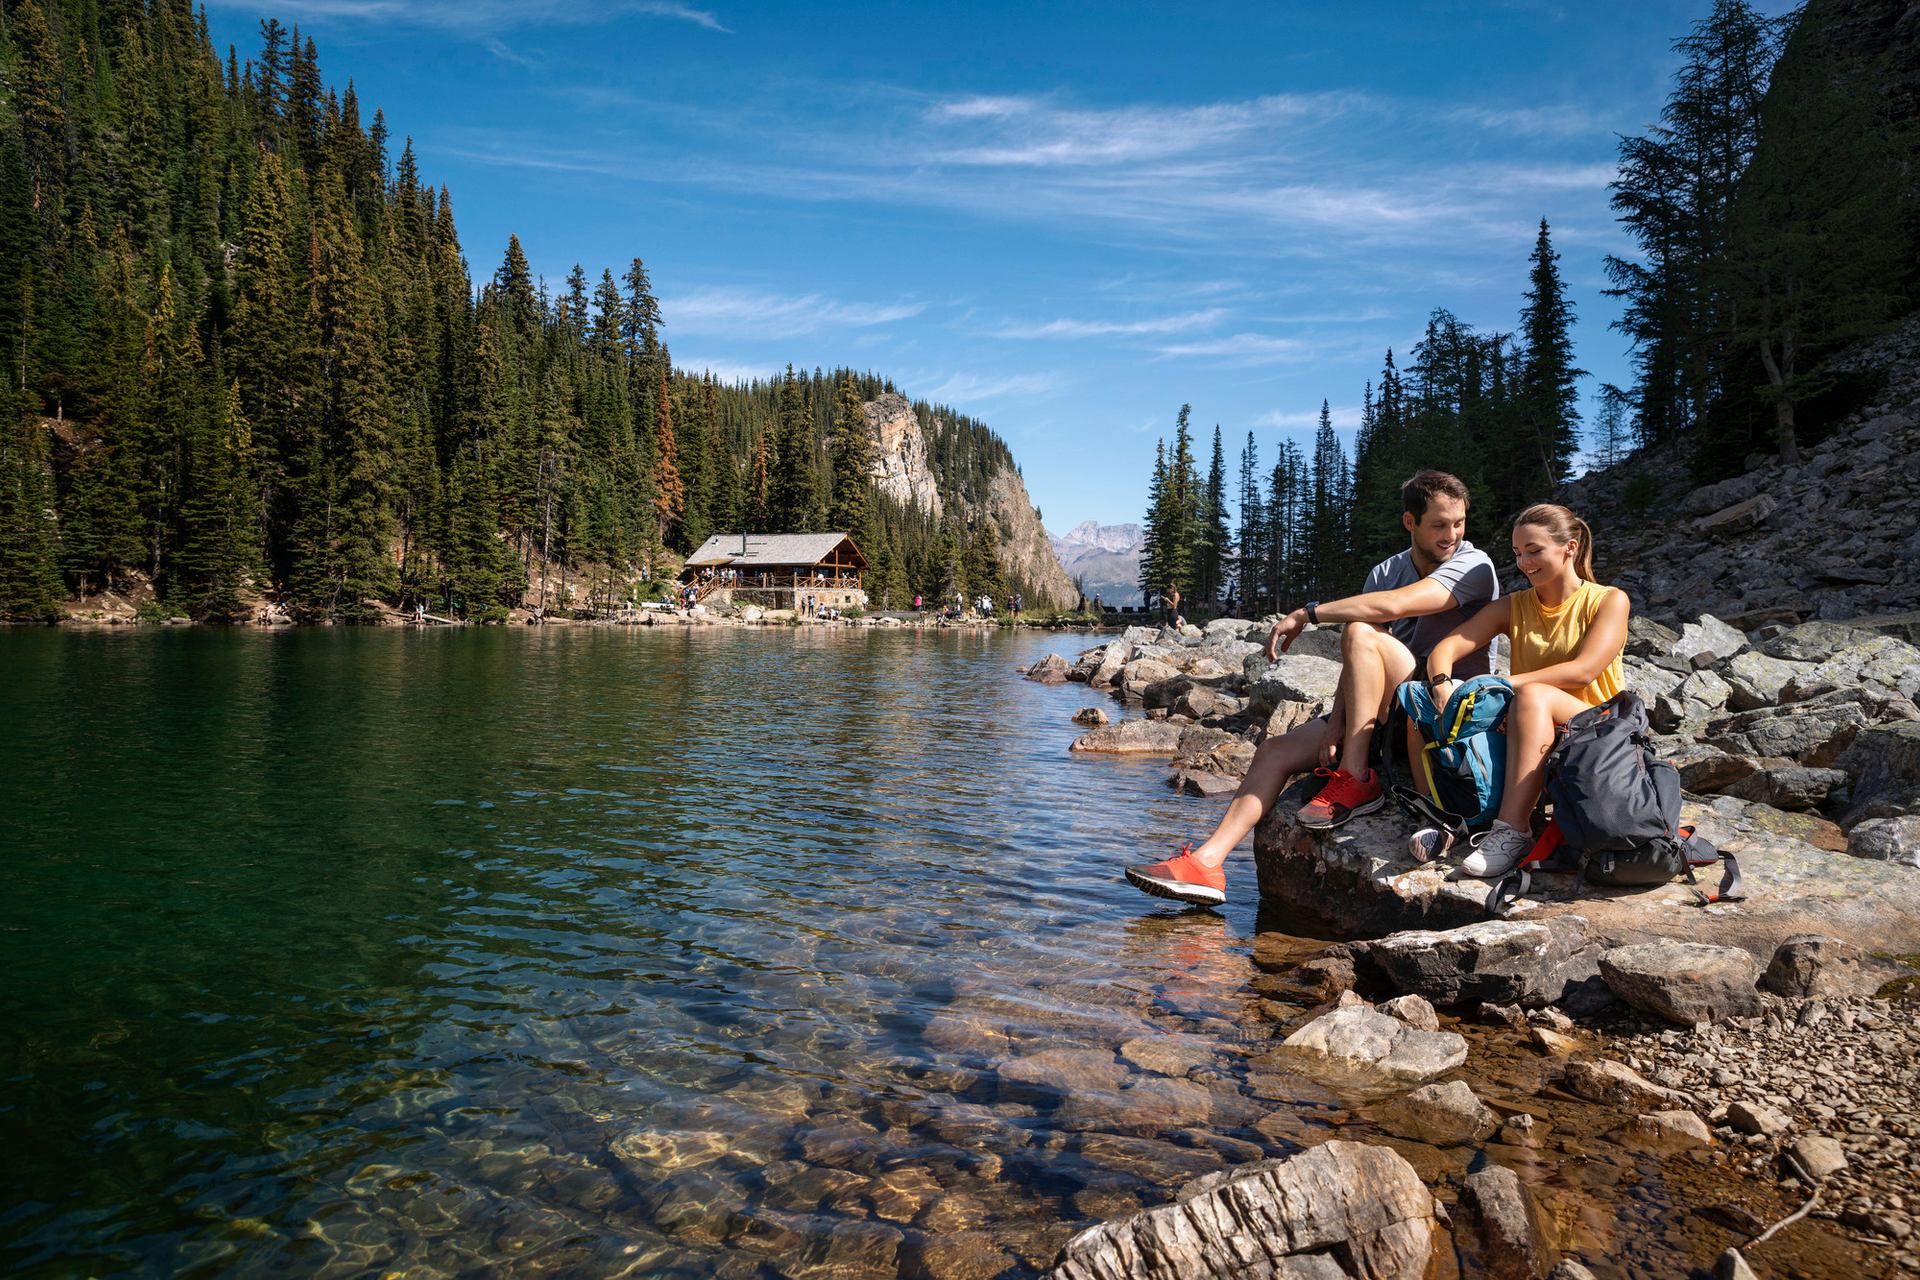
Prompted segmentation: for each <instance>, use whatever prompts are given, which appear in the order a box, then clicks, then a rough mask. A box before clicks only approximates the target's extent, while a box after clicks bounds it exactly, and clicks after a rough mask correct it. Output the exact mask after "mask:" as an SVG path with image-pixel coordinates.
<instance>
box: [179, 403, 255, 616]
mask: <svg viewBox="0 0 1920 1280" xmlns="http://www.w3.org/2000/svg"><path fill="white" fill-rule="evenodd" d="M253 472H254V466H253V440H252V432H251V429H250V428H249V426H248V424H247V419H246V415H245V413H244V412H243V411H242V409H241V405H240V387H239V384H238V383H235V384H233V385H232V386H231V387H230V388H229V390H228V392H227V395H226V398H225V403H224V404H223V405H222V407H221V411H220V414H219V416H218V417H217V418H216V419H214V420H212V421H210V422H209V423H208V424H207V425H206V427H205V429H203V430H201V431H198V432H196V433H195V437H194V440H193V442H192V458H191V461H190V465H189V469H188V477H187V489H186V496H185V497H184V498H183V500H182V503H181V523H182V526H183V530H182V535H181V548H180V555H179V564H178V572H179V578H180V583H181V590H180V591H179V592H178V593H177V598H178V599H179V600H180V602H181V603H182V604H184V605H185V606H186V607H187V608H188V610H189V611H190V612H191V613H192V614H193V615H194V616H196V617H199V618H203V619H207V620H209V621H214V622H233V621H236V620H238V619H239V618H241V617H243V616H244V615H245V613H246V606H245V604H244V603H243V601H242V598H241V591H242V589H243V588H244V587H245V586H246V585H247V584H248V583H249V581H250V580H251V579H252V577H253V575H254V573H255V571H256V569H257V567H258V565H259V564H260V550H261V548H260V510H259V506H258V501H259V490H258V487H257V483H256V481H255V478H254V474H253Z"/></svg>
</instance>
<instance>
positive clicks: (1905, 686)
mask: <svg viewBox="0 0 1920 1280" xmlns="http://www.w3.org/2000/svg"><path fill="white" fill-rule="evenodd" d="M1874 684H1877V685H1879V686H1881V687H1882V688H1884V689H1887V690H1890V691H1891V692H1894V693H1897V694H1899V695H1900V696H1901V697H1903V698H1906V699H1908V700H1909V701H1911V700H1913V699H1914V698H1915V697H1920V649H1916V648H1914V647H1913V646H1912V645H1910V644H1908V643H1907V642H1906V641H1904V640H1896V639H1894V638H1893V637H1892V636H1873V637H1872V638H1871V639H1868V640H1865V641H1863V642H1862V643H1860V644H1856V645H1849V646H1848V647H1847V648H1845V649H1842V650H1840V652H1838V653H1836V654H1834V655H1833V656H1832V657H1830V658H1828V659H1826V661H1824V662H1821V663H1820V664H1819V665H1817V666H1815V667H1814V668H1813V669H1812V670H1809V671H1801V672H1797V673H1795V675H1794V677H1793V678H1792V679H1791V680H1789V681H1787V683H1786V684H1785V685H1783V686H1782V687H1781V690H1780V701H1782V702H1805V701H1806V700H1807V699H1808V698H1814V697H1818V696H1819V695H1821V694H1823V693H1830V692H1832V691H1834V690H1836V689H1852V688H1856V687H1858V686H1860V685H1874Z"/></svg>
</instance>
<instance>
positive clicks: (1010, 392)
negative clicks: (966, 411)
mask: <svg viewBox="0 0 1920 1280" xmlns="http://www.w3.org/2000/svg"><path fill="white" fill-rule="evenodd" d="M1059 388H1060V378H1059V377H1058V376H1057V375H1055V374H1051V373H1018V374H1013V375H1011V376H1009V377H1003V378H996V377H987V376H983V375H981V374H977V373H956V374H954V375H952V376H951V377H949V378H947V379H946V380H945V381H944V382H941V383H940V384H939V385H938V386H934V387H929V388H928V389H927V390H926V391H925V392H924V393H923V394H924V395H925V396H926V398H927V399H928V400H931V401H934V402H936V403H939V404H950V405H953V406H955V407H956V408H964V407H965V406H966V405H967V404H969V403H970V402H973V401H977V400H998V399H1002V398H1004V397H1006V396H1030V397H1037V396H1044V395H1047V394H1050V393H1051V392H1054V391H1057V390H1059Z"/></svg>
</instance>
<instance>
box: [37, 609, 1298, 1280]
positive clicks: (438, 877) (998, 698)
mask: <svg viewBox="0 0 1920 1280" xmlns="http://www.w3.org/2000/svg"><path fill="white" fill-rule="evenodd" d="M1063 641H1064V643H1063ZM1072 643H1073V641H1072V638H1071V637H1066V638H1049V637H1041V636H1003V635H985V636H983V635H922V634H918V633H914V634H898V633H893V634H887V633H876V634H866V633H850V634H827V633H821V632H799V633H796V632H791V631H786V630H780V631H732V630H729V631H718V632H684V631H674V632H667V633H662V632H650V631H635V630H620V631H610V630H585V629H582V630H564V629H553V630H548V631H533V632H529V631H518V632H513V631H503V630H488V631H477V630H476V631H462V632H452V631H445V632H425V633H419V634H413V633H402V632H373V633H359V632H344V631H342V632H330V631H314V632H301V633H296V634H232V635H228V634H219V633H212V632H198V631H193V632H166V633H162V634H154V633H151V632H143V633H81V634H58V633H10V634H0V724H4V725H5V726H6V729H7V732H6V734H5V737H4V740H3V741H0V778H3V779H4V780H5V788H6V793H5V796H4V804H0V821H3V822H4V824H5V826H4V839H5V848H6V851H7V857H8V867H9V871H10V873H11V879H12V885H13V891H12V892H11V893H10V894H9V895H8V896H7V900H6V903H5V906H4V908H0V912H3V913H4V914H3V915H0V925H3V926H4V927H3V928H0V964H4V966H5V971H6V972H7V973H8V975H9V978H10V982H9V984H8V991H7V995H6V997H5V998H6V1001H7V1007H6V1011H5V1012H6V1021H7V1025H8V1027H9V1029H10V1031H12V1032H14V1033H15V1034H12V1035H10V1036H9V1037H8V1038H7V1041H6V1043H5V1046H4V1048H0V1075H3V1076H4V1080H5V1107H4V1110H0V1140H4V1142H5V1145H6V1149H7V1150H8V1151H9V1153H10V1155H11V1158H10V1160H9V1161H8V1162H7V1164H6V1168H5V1172H4V1173H0V1179H4V1180H5V1183H6V1193H7V1194H6V1199H5V1208H4V1210H3V1211H0V1264H4V1265H5V1266H6V1267H7V1268H8V1269H9V1270H24V1271H28V1272H33V1271H36V1270H38V1271H40V1272H43V1273H45V1274H71V1273H73V1272H75V1271H84V1272H104V1271H115V1270H131V1271H138V1272H147V1273H163V1272H164V1273H172V1272H179V1271H190V1270H204V1271H207V1272H212V1273H224V1272H244V1273H252V1272H264V1271H282V1270H298V1271H301V1272H303V1273H304V1272H320V1273H329V1274H331V1273H339V1274H349V1273H351V1274H359V1273H362V1272H366V1271H371V1270H376V1269H377V1270H399V1269H409V1270H412V1271H414V1272H415V1273H416V1274H434V1273H454V1272H459V1271H463V1270H472V1269H474V1268H478V1267H484V1266H499V1265H501V1264H502V1263H503V1262H506V1261H509V1260H510V1261H512V1262H513V1264H514V1266H515V1268H516V1269H517V1270H524V1271H543V1270H545V1271H571V1270H583V1271H589V1272H592V1273H596V1274H600V1273H624V1274H635V1275H670V1276H679V1275H687V1276H693V1275H702V1276H705V1275H726V1276H735V1275H740V1276H761V1275H766V1276H773V1275H836V1276H864V1275H874V1276H891V1275H895V1274H912V1275H920V1274H925V1275H937V1276H994V1275H1027V1274H1031V1273H1033V1272H1034V1271H1035V1270H1037V1269H1039V1268H1042V1267H1044V1266H1045V1265H1046V1264H1047V1263H1048V1262H1049V1261H1050V1260H1051V1258H1052V1256H1053V1254H1054V1252H1055V1251H1056V1250H1057V1249H1058V1247H1059V1246H1060V1244H1061V1243H1062V1242H1064V1240H1065V1239H1066V1238H1067V1237H1068V1236H1069V1235H1071V1234H1072V1233H1073V1231H1075V1230H1076V1229H1078V1228H1079V1227H1081V1226H1084V1225H1086V1224H1087V1223H1088V1222H1089V1221H1091V1220H1095V1219H1098V1218H1103V1217H1107V1216H1111V1215H1112V1214H1115V1213H1119V1212H1124V1211H1127V1210H1130V1209H1134V1208H1137V1207H1140V1206H1142V1205H1145V1204H1150V1203H1156V1202H1158V1201H1160V1200H1162V1199H1164V1198H1165V1197H1166V1196H1167V1194H1168V1190H1169V1188H1170V1187H1172V1186H1174V1185H1177V1183H1178V1182H1180V1181H1182V1180H1184V1179H1186V1178H1188V1177H1191V1176H1193V1175H1194V1174H1197V1173H1201V1172H1205V1171H1209V1170H1212V1169H1216V1168H1221V1167H1224V1166H1225V1165H1227V1164H1230V1163H1237V1162H1239V1161H1242V1160H1246V1159H1250V1158H1257V1157H1259V1156H1261V1155H1264V1154H1275V1153H1279V1152H1284V1151H1286V1150H1289V1149H1291V1148H1292V1146H1293V1144H1294V1140H1295V1139H1296V1138H1298V1137H1300V1136H1302V1135H1303V1134H1305V1133H1306V1131H1307V1130H1308V1128H1310V1127H1312V1126H1316V1125H1320V1124H1324V1123H1326V1122H1327V1117H1329V1116H1330V1115H1332V1114H1333V1113H1332V1112H1331V1111H1330V1110H1329V1104H1328V1102H1327V1100H1325V1099H1323V1098H1321V1097H1320V1096H1319V1095H1317V1094H1315V1093H1314V1092H1313V1091H1312V1089H1311V1087H1310V1086H1307V1085H1304V1084H1302V1083H1300V1082H1298V1081H1296V1080H1294V1079H1293V1078H1292V1077H1287V1076H1282V1075H1279V1074H1278V1073H1271V1072H1263V1071H1262V1070H1261V1069H1260V1067H1259V1065H1258V1063H1257V1061H1256V1060H1254V1059H1253V1057H1252V1055H1253V1054H1257V1053H1258V1052H1259V1051H1260V1049H1261V1048H1263V1047H1264V1045H1263V1043H1262V1042H1263V1041H1264V1040H1265V1039H1266V1036H1265V1033H1264V1032H1263V1031H1262V1030H1261V1028H1262V1027H1263V1026H1264V1025H1266V1024H1263V1023H1262V1021H1261V1018H1260V1012H1259V1005H1260V1000H1261V997H1260V995H1259V993H1258V991H1257V990H1256V989H1255V981H1256V975H1257V972H1258V969H1257V967H1256V966H1255V964H1254V962H1253V957H1252V954H1251V953H1252V941H1251V939H1252V934H1253V929H1254V921H1253V916H1252V907H1251V905H1250V903H1251V899H1252V874H1251V866H1250V865H1248V864H1246V863H1245V862H1239V863H1236V864H1233V865H1231V866H1230V868H1229V870H1230V872H1233V873H1235V883H1236V892H1237V895H1238V897H1237V900H1236V902H1235V903H1234V904H1233V905H1230V906H1229V907H1228V908H1227V909H1226V910H1225V911H1224V912H1223V913H1221V914H1218V915H1214V914H1208V913H1197V914H1178V913H1173V912H1170V911H1168V910H1165V909H1163V906H1162V905H1161V904H1156V903H1153V902H1151V901H1149V900H1147V899H1143V898H1141V897H1140V896H1139V895H1137V894H1136V893H1134V891H1133V890H1131V889H1129V888H1127V887H1126V886H1125V885H1124V884H1123V883H1121V882H1120V881H1119V879H1118V876H1117V874H1116V873H1117V870H1118V863H1119V862H1120V860H1121V859H1122V858H1125V857H1130V856H1134V855H1137V854H1140V853H1142V852H1147V851H1152V852H1156V853H1158V852H1163V851H1164V850H1165V849H1167V848H1171V847H1172V846H1173V845H1174V844H1175V843H1176V842H1177V840H1178V839H1180V838H1184V837H1186V836H1188V835H1190V834H1192V828H1193V827H1194V826H1196V825H1200V824H1201V823H1202V822H1203V820H1204V818H1205V816H1206V814H1207V813H1208V812H1210V808H1208V807H1203V806H1201V805H1200V804H1199V803H1198V802H1195V801H1190V800H1181V799H1178V798H1176V797H1174V796H1173V795H1172V793H1171V792H1170V791H1169V790H1168V789H1167V788H1166V786H1165V784H1164V777H1165V771H1164V768H1162V767H1161V766H1158V765H1154V764H1148V763H1125V762H1114V761H1083V760H1076V759H1072V758H1070V757H1069V756H1068V755H1067V754H1066V750H1065V748H1066V745H1067V743H1068V741H1069V740H1070V739H1071V737H1072V735H1073V732H1074V730H1073V727H1072V725H1071V724H1069V722H1068V719H1067V717H1068V715H1069V714H1070V713H1071V712H1072V711H1073V710H1074V709H1075V708H1076V707H1077V706H1080V705H1082V704H1083V703H1084V702H1085V701H1086V698H1087V694H1086V691H1085V690H1084V689H1080V688H1077V687H1074V686H1068V687H1066V688H1045V687H1041V686H1037V685H1033V684H1030V683H1027V682H1025V681H1021V680H1019V679H1018V678H1017V677H1016V676H1015V675H1014V673H1013V667H1014V666H1015V665H1016V664H1018V663H1022V662H1026V661H1031V660H1032V659H1033V658H1035V657H1037V656H1039V655H1040V654H1041V653H1043V652H1045V651H1046V650H1047V649H1048V648H1070V647H1071V646H1072ZM1242 857H1244V855H1242ZM1263 945H1265V944H1263Z"/></svg>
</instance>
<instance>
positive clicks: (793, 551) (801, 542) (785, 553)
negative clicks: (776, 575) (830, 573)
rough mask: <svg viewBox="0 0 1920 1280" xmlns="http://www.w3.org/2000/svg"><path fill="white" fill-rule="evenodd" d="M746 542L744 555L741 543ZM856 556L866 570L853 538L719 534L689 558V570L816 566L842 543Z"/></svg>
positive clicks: (817, 534) (772, 534)
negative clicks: (715, 567) (723, 567)
mask: <svg viewBox="0 0 1920 1280" xmlns="http://www.w3.org/2000/svg"><path fill="white" fill-rule="evenodd" d="M743 537H744V538H745V539H746V551H745V553H744V554H742V552H741V550H740V547H741V539H742V538H743ZM843 542H844V543H845V544H846V545H847V549H848V550H849V551H851V552H852V555H851V556H850V557H849V559H851V560H853V561H854V562H855V563H857V564H858V565H860V566H861V567H862V568H864V567H865V566H866V563H867V557H866V556H865V555H863V554H862V553H861V551H860V548H859V546H857V545H856V544H855V543H854V541H853V539H852V538H849V537H848V536H847V535H846V534H844V533H749V534H744V535H743V534H738V533H716V534H714V535H713V536H712V537H711V538H708V539H707V540H706V541H705V542H703V543H701V544H700V545H699V547H698V548H696V549H695V551H694V553H693V554H692V555H690V556H688V557H687V561H686V562H687V567H688V568H698V569H704V568H708V567H709V566H726V567H728V568H734V569H771V568H776V567H778V568H787V567H788V566H791V565H816V564H819V563H820V562H821V561H822V560H825V559H826V558H827V557H828V556H831V555H832V554H833V553H834V550H835V549H836V548H838V547H839V546H840V544H841V543H843Z"/></svg>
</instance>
